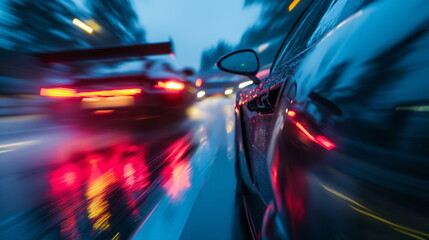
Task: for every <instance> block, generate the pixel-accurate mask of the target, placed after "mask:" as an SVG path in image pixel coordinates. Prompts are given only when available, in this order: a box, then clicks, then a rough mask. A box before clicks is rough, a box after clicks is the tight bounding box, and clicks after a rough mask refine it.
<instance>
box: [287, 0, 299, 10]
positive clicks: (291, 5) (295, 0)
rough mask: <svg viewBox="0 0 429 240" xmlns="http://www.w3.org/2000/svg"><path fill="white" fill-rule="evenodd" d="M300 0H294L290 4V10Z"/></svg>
mask: <svg viewBox="0 0 429 240" xmlns="http://www.w3.org/2000/svg"><path fill="white" fill-rule="evenodd" d="M299 1H300V0H293V2H292V3H291V4H290V5H289V12H290V11H292V10H293V9H294V8H295V7H296V5H297V4H298V3H299Z"/></svg>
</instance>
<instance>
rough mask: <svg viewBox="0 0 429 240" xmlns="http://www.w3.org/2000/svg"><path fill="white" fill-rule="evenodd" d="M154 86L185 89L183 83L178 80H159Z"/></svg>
mask: <svg viewBox="0 0 429 240" xmlns="http://www.w3.org/2000/svg"><path fill="white" fill-rule="evenodd" d="M156 87H157V88H163V89H168V90H183V89H185V84H183V83H181V82H178V81H167V82H162V81H159V82H158V84H157V85H156Z"/></svg>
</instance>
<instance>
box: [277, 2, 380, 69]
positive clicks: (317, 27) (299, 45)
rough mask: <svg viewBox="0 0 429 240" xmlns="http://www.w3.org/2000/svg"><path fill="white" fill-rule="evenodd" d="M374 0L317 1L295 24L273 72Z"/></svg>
mask: <svg viewBox="0 0 429 240" xmlns="http://www.w3.org/2000/svg"><path fill="white" fill-rule="evenodd" d="M373 1H374V0H354V1H349V0H334V1H332V0H323V1H315V2H314V3H313V4H312V6H311V7H310V8H309V9H308V11H307V12H306V13H305V14H304V16H303V17H304V18H302V20H301V21H300V22H299V23H298V24H297V25H296V26H295V28H294V29H293V30H292V33H291V34H290V37H289V38H287V39H286V40H285V43H284V44H283V48H282V50H281V51H282V52H281V54H280V55H279V57H278V59H277V60H276V63H275V64H274V65H273V72H275V71H276V68H277V65H279V64H280V63H281V64H280V65H282V64H285V63H286V62H288V61H290V60H291V59H293V58H295V57H297V56H298V55H299V54H300V53H302V52H303V51H304V50H306V49H308V48H310V47H311V46H312V45H313V44H315V43H317V42H318V41H320V40H321V39H322V37H323V36H325V35H326V34H327V33H328V32H329V31H331V30H332V29H333V28H334V27H335V26H337V25H338V24H340V23H341V22H342V21H344V20H345V19H347V17H349V16H351V15H352V14H354V13H355V12H357V11H358V10H359V9H361V8H362V7H363V6H365V5H367V4H369V3H371V2H373Z"/></svg>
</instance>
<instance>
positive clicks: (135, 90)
mask: <svg viewBox="0 0 429 240" xmlns="http://www.w3.org/2000/svg"><path fill="white" fill-rule="evenodd" d="M141 92H142V90H141V89H138V88H130V89H114V90H105V91H91V92H79V93H77V96H79V97H103V96H132V95H137V94H140V93H141Z"/></svg>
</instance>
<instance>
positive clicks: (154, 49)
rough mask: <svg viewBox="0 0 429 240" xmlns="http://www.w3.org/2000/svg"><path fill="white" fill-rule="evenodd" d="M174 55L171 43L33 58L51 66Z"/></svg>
mask: <svg viewBox="0 0 429 240" xmlns="http://www.w3.org/2000/svg"><path fill="white" fill-rule="evenodd" d="M172 53H173V44H172V43H171V42H160V43H151V44H136V45H129V46H118V47H105V48H91V49H78V50H70V51H58V52H41V53H33V56H35V57H36V58H37V59H38V60H39V61H41V62H42V63H46V64H51V63H69V62H80V61H90V60H107V59H116V58H133V57H143V56H151V55H163V54H172Z"/></svg>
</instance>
